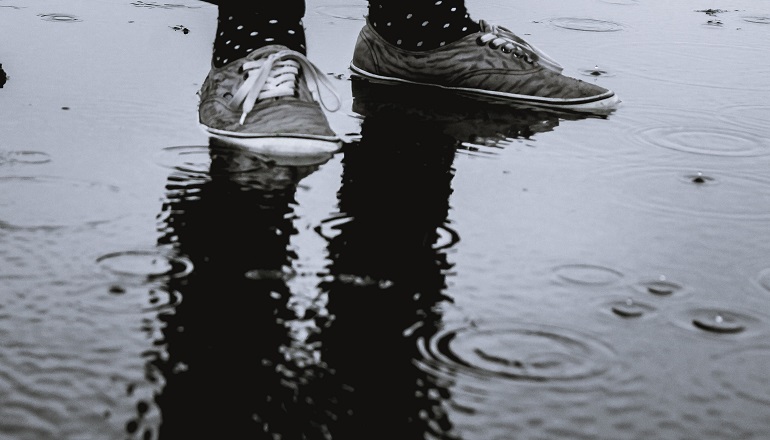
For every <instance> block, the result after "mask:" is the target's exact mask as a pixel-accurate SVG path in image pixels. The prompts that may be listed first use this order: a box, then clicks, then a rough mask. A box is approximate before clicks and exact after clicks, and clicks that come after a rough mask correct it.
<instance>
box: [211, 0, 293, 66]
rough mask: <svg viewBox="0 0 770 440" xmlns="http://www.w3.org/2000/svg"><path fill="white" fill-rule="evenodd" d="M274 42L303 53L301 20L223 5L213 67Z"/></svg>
mask: <svg viewBox="0 0 770 440" xmlns="http://www.w3.org/2000/svg"><path fill="white" fill-rule="evenodd" d="M271 44H282V45H284V46H286V47H288V48H289V49H292V50H296V51H297V52H301V53H303V54H304V53H305V51H306V47H305V28H304V27H303V26H302V19H298V18H281V17H274V16H272V15H264V14H256V13H253V12H248V13H244V12H241V11H238V12H236V11H227V10H224V9H223V8H221V7H220V9H219V18H218V20H217V35H216V37H215V38H214V54H213V56H212V61H213V63H214V67H222V66H224V65H225V64H227V63H229V62H231V61H234V60H237V59H238V58H243V57H245V56H246V55H248V54H249V53H251V52H253V51H255V50H257V49H259V48H260V47H264V46H268V45H271Z"/></svg>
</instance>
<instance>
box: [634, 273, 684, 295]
mask: <svg viewBox="0 0 770 440" xmlns="http://www.w3.org/2000/svg"><path fill="white" fill-rule="evenodd" d="M641 285H642V287H643V288H644V290H646V292H647V293H651V294H653V295H658V296H670V295H673V294H674V293H677V292H680V291H681V290H682V286H681V285H679V284H677V283H674V282H672V281H668V280H667V279H666V277H665V276H663V275H661V276H660V277H659V278H658V279H657V280H656V281H648V282H644V283H642V284H641Z"/></svg>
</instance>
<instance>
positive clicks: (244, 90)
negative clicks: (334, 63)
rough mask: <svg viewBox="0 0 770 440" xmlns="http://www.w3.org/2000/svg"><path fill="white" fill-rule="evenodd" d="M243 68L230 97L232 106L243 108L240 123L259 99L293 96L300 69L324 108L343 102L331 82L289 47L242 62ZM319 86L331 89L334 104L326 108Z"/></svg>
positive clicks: (315, 97)
mask: <svg viewBox="0 0 770 440" xmlns="http://www.w3.org/2000/svg"><path fill="white" fill-rule="evenodd" d="M242 69H243V72H244V74H245V75H247V78H246V80H245V81H244V82H243V84H241V87H240V88H238V91H237V92H235V94H234V95H233V98H232V99H231V100H230V107H231V108H232V109H234V110H235V109H239V108H242V109H243V113H242V114H241V125H243V123H244V121H245V120H246V116H248V114H249V112H251V110H253V109H254V106H255V105H256V103H257V101H258V100H260V99H269V98H276V97H281V96H294V95H295V94H296V89H297V80H298V78H297V75H300V72H302V74H303V75H304V76H305V77H306V78H307V79H308V80H309V81H308V85H310V84H312V85H313V86H314V88H311V89H310V91H311V93H312V94H313V98H314V99H315V100H316V101H318V102H320V103H321V104H322V105H323V106H324V108H326V109H327V110H329V111H336V110H338V109H339V108H340V106H341V105H342V102H341V100H340V96H339V95H338V94H337V92H336V91H335V90H334V84H332V82H331V81H329V79H327V78H326V76H325V75H324V74H323V72H321V71H320V70H319V69H318V67H316V66H315V65H314V64H313V63H311V62H310V61H309V60H308V59H307V57H305V56H304V55H302V54H301V53H299V52H295V51H293V50H288V49H286V50H281V51H278V52H274V53H272V54H270V55H268V56H267V57H265V58H260V59H258V60H256V61H247V62H245V63H243V66H242ZM321 86H324V87H325V88H326V89H327V90H328V91H329V92H331V94H332V96H333V97H334V100H335V101H336V103H335V105H334V107H329V106H328V105H327V104H326V102H325V101H324V99H323V95H322V94H321Z"/></svg>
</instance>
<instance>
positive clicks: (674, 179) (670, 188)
mask: <svg viewBox="0 0 770 440" xmlns="http://www.w3.org/2000/svg"><path fill="white" fill-rule="evenodd" d="M631 169H633V170H634V171H633V173H631V172H629V170H631ZM607 173H608V174H607V177H609V178H611V179H613V180H614V181H618V179H616V177H617V176H618V175H620V174H622V175H623V182H624V184H623V185H616V186H613V190H616V191H619V192H621V193H622V194H620V195H619V196H618V197H613V198H612V200H614V201H616V202H619V203H623V204H624V206H625V207H628V208H637V209H642V210H645V211H651V212H653V213H656V214H662V213H667V214H678V215H686V216H690V217H692V218H693V219H698V218H703V217H706V218H721V219H730V220H767V219H770V177H768V176H763V175H757V174H755V175H752V174H748V173H739V172H734V171H724V170H722V171H717V170H701V171H698V172H688V171H683V170H681V169H677V168H658V167H649V166H647V165H643V164H642V165H625V166H624V167H623V168H622V169H621V168H618V169H613V170H608V171H607Z"/></svg>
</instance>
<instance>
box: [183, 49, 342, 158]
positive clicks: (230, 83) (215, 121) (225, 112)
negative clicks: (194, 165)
mask: <svg viewBox="0 0 770 440" xmlns="http://www.w3.org/2000/svg"><path fill="white" fill-rule="evenodd" d="M308 83H310V84H313V85H314V90H311V89H310V88H309V86H308ZM321 85H323V86H325V87H326V88H327V89H328V90H329V91H330V92H331V93H332V94H333V95H334V98H335V100H336V101H337V105H336V107H335V108H332V109H329V108H328V107H327V106H326V104H325V103H324V102H323V99H322V97H321V94H320V93H321V90H320V86H321ZM319 102H320V103H323V104H324V107H326V108H327V109H329V110H332V111H333V110H336V109H337V108H339V97H338V96H337V94H336V92H335V91H334V86H333V85H332V84H331V83H330V82H329V80H328V79H326V77H325V76H324V75H323V74H322V73H321V72H320V71H319V70H318V68H317V67H315V66H314V65H313V64H311V63H310V61H308V59H307V58H306V57H305V56H304V55H303V54H301V53H299V52H295V51H292V50H289V49H288V48H286V47H284V46H278V45H272V46H266V47H263V48H261V49H258V50H256V51H254V52H252V53H251V54H249V55H248V56H247V57H245V58H242V59H239V60H236V61H233V62H231V63H229V64H227V65H225V66H222V67H221V68H212V69H211V71H210V72H209V75H208V77H207V78H206V81H205V82H204V84H203V87H202V88H201V91H200V106H199V108H198V118H199V122H200V124H201V127H202V128H203V130H204V131H205V132H206V133H207V134H208V135H209V136H211V137H212V138H214V139H217V140H219V141H221V142H224V143H228V144H234V145H239V146H244V147H247V148H251V149H253V150H255V151H258V152H262V153H266V154H271V155H275V156H307V155H319V154H320V155H323V154H328V153H330V152H336V151H338V150H339V148H340V146H341V141H340V139H339V137H337V135H336V134H335V133H334V131H332V129H331V127H330V126H329V121H328V120H327V119H326V115H325V114H324V112H323V109H321V106H320V105H319Z"/></svg>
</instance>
